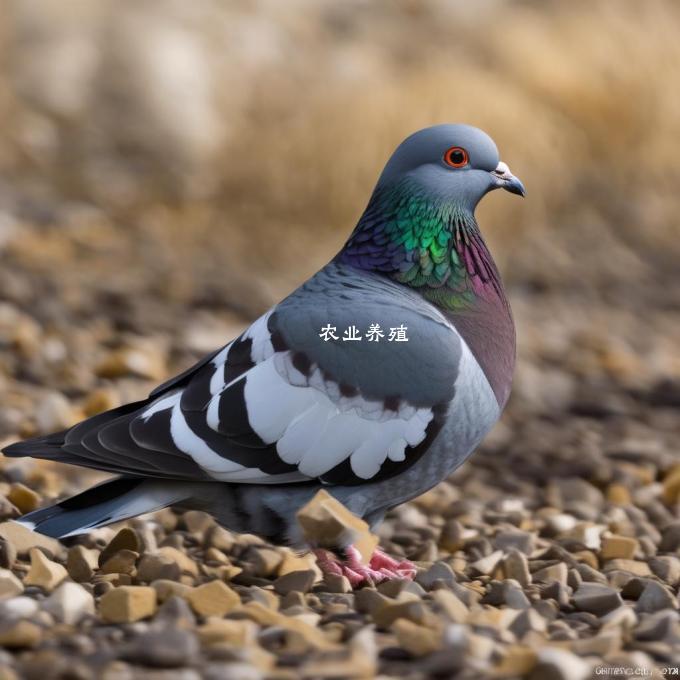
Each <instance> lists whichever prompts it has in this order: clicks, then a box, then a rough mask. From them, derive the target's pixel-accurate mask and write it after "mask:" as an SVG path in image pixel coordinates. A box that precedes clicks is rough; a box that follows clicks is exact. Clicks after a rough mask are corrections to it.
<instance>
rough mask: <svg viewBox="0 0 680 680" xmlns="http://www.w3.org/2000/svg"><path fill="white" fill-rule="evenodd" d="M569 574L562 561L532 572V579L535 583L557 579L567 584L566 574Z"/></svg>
mask: <svg viewBox="0 0 680 680" xmlns="http://www.w3.org/2000/svg"><path fill="white" fill-rule="evenodd" d="M568 575H569V569H568V568H567V565H566V564H565V563H564V562H558V563H557V564H551V565H550V566H549V567H544V568H543V569H539V570H538V571H536V572H534V573H533V574H532V579H533V580H534V581H535V582H537V583H550V581H559V582H560V583H562V584H564V585H566V584H567V576H568Z"/></svg>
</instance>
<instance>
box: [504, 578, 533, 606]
mask: <svg viewBox="0 0 680 680" xmlns="http://www.w3.org/2000/svg"><path fill="white" fill-rule="evenodd" d="M503 603H504V604H505V605H507V606H508V607H510V609H527V608H528V607H530V606H531V603H530V602H529V598H528V597H527V596H526V595H525V594H524V591H523V590H522V588H521V587H520V585H519V583H518V582H517V581H513V580H510V579H508V580H506V581H503Z"/></svg>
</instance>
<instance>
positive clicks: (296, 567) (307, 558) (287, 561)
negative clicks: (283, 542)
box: [277, 548, 321, 578]
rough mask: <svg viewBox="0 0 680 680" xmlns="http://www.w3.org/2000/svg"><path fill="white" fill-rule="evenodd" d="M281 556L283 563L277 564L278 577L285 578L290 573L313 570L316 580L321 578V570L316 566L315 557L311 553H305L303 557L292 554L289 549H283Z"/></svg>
mask: <svg viewBox="0 0 680 680" xmlns="http://www.w3.org/2000/svg"><path fill="white" fill-rule="evenodd" d="M280 553H281V554H282V555H283V561H282V562H281V564H279V569H278V572H277V573H278V575H279V576H285V575H286V574H289V573H290V572H291V571H305V570H307V569H313V570H314V571H315V572H316V574H317V578H321V570H320V569H319V567H318V566H317V564H316V557H314V554H313V553H311V552H307V553H305V554H303V555H298V554H296V553H294V552H293V551H292V550H290V549H289V548H284V549H282V550H281V551H280Z"/></svg>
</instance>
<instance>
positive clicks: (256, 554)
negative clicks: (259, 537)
mask: <svg viewBox="0 0 680 680" xmlns="http://www.w3.org/2000/svg"><path fill="white" fill-rule="evenodd" d="M246 561H247V562H250V564H251V565H252V573H253V574H254V575H255V576H261V577H263V578H267V577H269V576H273V575H274V574H276V573H277V570H278V568H279V565H280V564H281V562H282V561H283V559H282V557H281V554H280V553H279V552H278V551H277V550H274V549H273V548H260V547H257V546H254V547H252V548H250V549H249V550H248V555H247V557H246Z"/></svg>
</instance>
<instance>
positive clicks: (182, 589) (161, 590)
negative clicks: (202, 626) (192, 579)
mask: <svg viewBox="0 0 680 680" xmlns="http://www.w3.org/2000/svg"><path fill="white" fill-rule="evenodd" d="M149 585H150V586H151V587H152V588H153V589H154V590H155V591H156V596H157V598H158V601H159V602H165V601H166V600H167V599H168V598H169V597H171V596H172V595H177V596H178V597H183V598H185V599H186V597H187V595H188V594H189V593H190V592H191V586H188V585H186V584H184V583H179V582H178V581H171V580H169V579H164V578H160V579H157V580H155V581H152V582H151V583H150V584H149Z"/></svg>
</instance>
